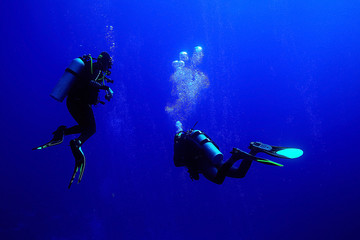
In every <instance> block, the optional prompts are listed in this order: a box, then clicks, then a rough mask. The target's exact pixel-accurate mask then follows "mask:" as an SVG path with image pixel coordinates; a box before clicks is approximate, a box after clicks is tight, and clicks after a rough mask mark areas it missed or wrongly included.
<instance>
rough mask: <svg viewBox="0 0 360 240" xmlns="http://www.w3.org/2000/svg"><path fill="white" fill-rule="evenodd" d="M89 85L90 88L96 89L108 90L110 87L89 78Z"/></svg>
mask: <svg viewBox="0 0 360 240" xmlns="http://www.w3.org/2000/svg"><path fill="white" fill-rule="evenodd" d="M89 85H90V87H92V88H96V89H101V90H109V89H110V88H109V87H108V86H106V85H102V84H100V83H98V82H96V81H94V80H91V81H90V83H89Z"/></svg>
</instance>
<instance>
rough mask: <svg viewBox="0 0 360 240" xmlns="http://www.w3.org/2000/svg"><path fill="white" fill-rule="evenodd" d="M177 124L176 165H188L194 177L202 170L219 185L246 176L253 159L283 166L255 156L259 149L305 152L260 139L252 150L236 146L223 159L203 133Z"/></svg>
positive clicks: (281, 154) (290, 154)
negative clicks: (230, 178) (228, 179)
mask: <svg viewBox="0 0 360 240" xmlns="http://www.w3.org/2000/svg"><path fill="white" fill-rule="evenodd" d="M195 125H196V124H195ZM176 127H177V132H176V135H175V139H174V164H175V166H176V167H186V168H187V169H188V172H189V174H190V178H191V179H192V180H194V179H195V180H199V174H200V173H201V174H203V175H204V177H205V178H207V179H208V180H210V181H212V182H214V183H216V184H222V183H223V182H224V180H225V177H232V178H243V177H245V175H246V173H247V172H248V170H249V168H250V166H251V164H252V162H253V161H256V162H259V163H264V164H268V165H273V166H279V167H282V166H283V165H282V164H279V163H276V162H273V161H270V160H268V159H264V158H260V157H255V155H256V154H257V153H260V152H262V153H266V154H268V155H271V156H273V157H278V158H285V159H292V158H298V157H300V156H301V155H302V154H303V151H302V150H300V149H296V148H286V147H276V146H271V145H268V144H264V143H261V142H251V143H250V146H249V149H250V152H249V153H247V152H244V151H242V150H240V149H238V148H233V150H232V151H231V152H230V153H231V154H232V155H231V157H230V158H229V159H228V160H227V161H225V162H224V161H223V154H222V153H221V152H220V150H219V147H218V146H217V145H216V144H215V143H214V141H212V140H211V138H210V137H209V136H208V135H206V134H205V133H204V132H202V131H200V130H193V129H190V130H188V131H186V132H185V131H184V130H183V127H182V124H181V122H180V121H177V122H176ZM194 127H195V126H194ZM240 159H242V162H241V164H240V166H239V167H238V168H236V167H234V166H233V165H234V164H235V163H236V162H237V161H238V160H240Z"/></svg>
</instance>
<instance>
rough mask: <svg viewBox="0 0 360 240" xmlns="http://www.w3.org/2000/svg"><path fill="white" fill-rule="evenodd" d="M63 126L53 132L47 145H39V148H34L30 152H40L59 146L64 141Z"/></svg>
mask: <svg viewBox="0 0 360 240" xmlns="http://www.w3.org/2000/svg"><path fill="white" fill-rule="evenodd" d="M65 129H66V127H65V126H60V127H58V128H57V129H56V131H55V132H53V135H54V137H53V138H52V139H51V140H50V141H49V142H47V143H45V144H43V145H40V146H39V147H35V148H33V149H32V150H41V149H44V148H47V147H52V146H56V145H59V144H61V143H62V142H63V141H64V130H65Z"/></svg>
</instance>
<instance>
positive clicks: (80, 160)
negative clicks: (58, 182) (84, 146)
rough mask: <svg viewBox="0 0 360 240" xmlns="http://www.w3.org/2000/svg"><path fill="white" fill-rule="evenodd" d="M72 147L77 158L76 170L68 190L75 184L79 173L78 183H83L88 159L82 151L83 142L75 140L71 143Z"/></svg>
mask: <svg viewBox="0 0 360 240" xmlns="http://www.w3.org/2000/svg"><path fill="white" fill-rule="evenodd" d="M70 147H71V152H72V154H73V155H74V158H75V168H74V172H73V175H72V176H71V179H70V183H69V186H68V188H69V189H70V187H71V184H72V183H73V181H74V179H75V176H76V173H77V172H78V171H79V177H78V182H77V183H80V182H81V179H82V177H83V175H84V171H85V164H86V158H85V155H84V153H83V151H82V150H81V141H80V140H77V139H73V140H71V141H70Z"/></svg>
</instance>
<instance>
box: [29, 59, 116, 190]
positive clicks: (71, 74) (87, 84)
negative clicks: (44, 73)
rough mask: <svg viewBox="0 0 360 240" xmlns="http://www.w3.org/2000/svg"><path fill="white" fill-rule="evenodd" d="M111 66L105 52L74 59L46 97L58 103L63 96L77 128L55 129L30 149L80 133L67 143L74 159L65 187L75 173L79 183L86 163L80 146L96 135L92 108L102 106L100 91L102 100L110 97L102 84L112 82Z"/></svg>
mask: <svg viewBox="0 0 360 240" xmlns="http://www.w3.org/2000/svg"><path fill="white" fill-rule="evenodd" d="M111 66H112V58H111V57H110V55H109V54H108V53H107V52H102V53H101V54H100V55H99V56H98V58H97V59H96V58H92V57H91V55H90V54H89V55H83V56H82V57H79V58H75V59H74V60H73V61H72V62H71V64H70V65H69V67H68V68H66V70H65V73H64V74H63V76H62V77H61V78H60V80H59V82H58V83H57V85H56V86H55V88H54V90H53V91H52V93H51V94H50V96H51V97H53V98H54V99H55V100H57V101H60V102H62V101H63V100H64V99H65V97H66V96H67V100H66V105H67V108H68V110H69V112H70V114H71V116H72V117H73V118H74V119H75V121H76V122H77V123H78V125H75V126H73V127H70V128H67V127H66V126H60V127H58V128H57V129H56V131H55V132H53V135H54V136H53V138H52V139H51V140H50V141H49V142H47V143H45V144H43V145H41V146H39V147H36V148H33V150H40V149H44V148H47V147H51V146H55V145H58V144H61V143H62V142H63V140H64V135H71V134H80V136H79V137H77V138H75V139H72V140H71V141H70V147H71V151H72V154H73V155H74V158H75V168H74V172H73V175H72V177H71V180H70V183H69V186H68V188H70V187H71V184H72V183H73V181H74V179H75V176H76V173H77V172H78V171H79V177H78V183H80V182H81V179H82V177H83V174H84V170H85V163H86V160H85V155H84V153H83V151H82V149H81V146H82V145H83V144H84V142H85V141H86V140H88V139H89V138H90V137H91V136H92V135H93V134H94V133H95V132H96V124H95V118H94V113H93V110H92V105H96V104H98V103H101V104H105V102H103V101H100V100H99V91H100V90H105V92H106V95H105V99H106V100H108V101H110V100H111V98H112V97H113V91H112V90H111V88H110V87H108V86H106V85H105V81H106V82H111V83H113V81H112V80H111V79H110V78H108V76H109V75H110V74H111V72H110V68H111Z"/></svg>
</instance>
